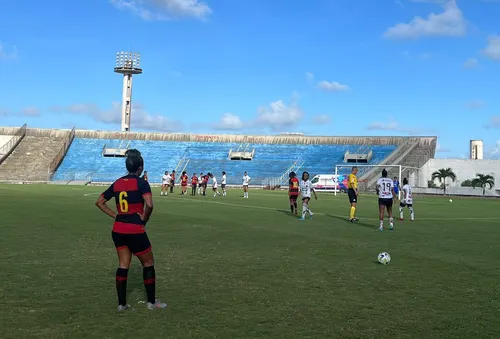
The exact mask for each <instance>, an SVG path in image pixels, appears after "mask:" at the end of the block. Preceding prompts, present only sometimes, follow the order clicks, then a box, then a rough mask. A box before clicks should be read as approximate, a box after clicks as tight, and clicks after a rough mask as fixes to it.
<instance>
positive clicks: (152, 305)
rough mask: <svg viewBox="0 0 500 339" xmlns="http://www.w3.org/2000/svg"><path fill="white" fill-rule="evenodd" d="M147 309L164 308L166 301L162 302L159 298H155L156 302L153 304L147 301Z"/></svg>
mask: <svg viewBox="0 0 500 339" xmlns="http://www.w3.org/2000/svg"><path fill="white" fill-rule="evenodd" d="M146 307H147V308H148V310H162V309H164V308H167V304H166V303H162V302H161V301H160V300H159V299H156V302H155V303H154V304H152V303H150V302H148V304H147V306H146Z"/></svg>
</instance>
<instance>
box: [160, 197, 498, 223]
mask: <svg viewBox="0 0 500 339" xmlns="http://www.w3.org/2000/svg"><path fill="white" fill-rule="evenodd" d="M186 198H187V197H186ZM186 198H181V197H175V196H174V197H170V198H169V199H174V200H176V201H179V202H185V201H189V202H198V203H208V204H216V205H226V206H234V207H242V208H256V209H264V210H269V211H281V210H285V209H284V208H277V207H267V206H255V205H240V204H232V203H228V202H222V201H203V200H190V199H186ZM209 199H210V198H209ZM242 199H243V198H242ZM314 214H315V215H327V216H328V215H331V216H334V217H340V218H346V220H347V219H348V218H347V216H344V215H339V214H332V213H321V212H314ZM361 219H363V220H377V221H378V220H379V219H378V218H361ZM417 220H500V217H485V218H482V217H479V218H467V217H465V218H460V217H456V218H453V217H451V218H442V217H435V218H418V219H417ZM395 221H397V219H396V220H395Z"/></svg>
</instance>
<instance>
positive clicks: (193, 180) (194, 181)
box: [191, 173, 198, 195]
mask: <svg viewBox="0 0 500 339" xmlns="http://www.w3.org/2000/svg"><path fill="white" fill-rule="evenodd" d="M197 185H198V177H197V176H196V173H193V176H192V177H191V195H196V186H197Z"/></svg>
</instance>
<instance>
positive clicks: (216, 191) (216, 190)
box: [209, 173, 220, 198]
mask: <svg viewBox="0 0 500 339" xmlns="http://www.w3.org/2000/svg"><path fill="white" fill-rule="evenodd" d="M209 176H210V178H211V179H212V190H213V191H214V198H215V197H216V196H217V195H220V192H219V185H218V184H217V178H216V177H215V176H214V175H213V174H212V173H210V174H209Z"/></svg>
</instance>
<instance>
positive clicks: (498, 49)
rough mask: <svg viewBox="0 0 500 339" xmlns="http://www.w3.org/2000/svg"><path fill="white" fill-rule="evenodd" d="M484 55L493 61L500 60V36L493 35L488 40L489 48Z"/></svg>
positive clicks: (484, 50) (484, 51) (487, 47)
mask: <svg viewBox="0 0 500 339" xmlns="http://www.w3.org/2000/svg"><path fill="white" fill-rule="evenodd" d="M483 53H484V55H486V56H487V57H488V58H490V59H492V60H500V35H492V36H490V37H489V38H488V46H486V48H485V49H483Z"/></svg>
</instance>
